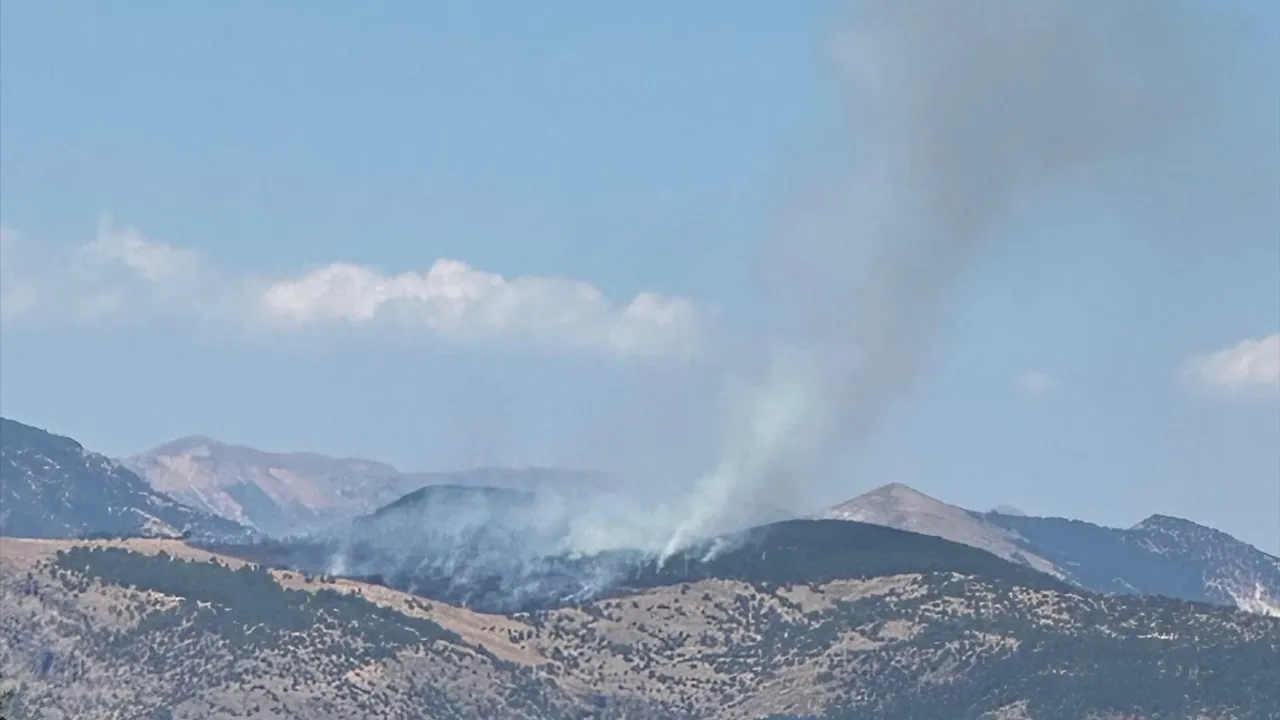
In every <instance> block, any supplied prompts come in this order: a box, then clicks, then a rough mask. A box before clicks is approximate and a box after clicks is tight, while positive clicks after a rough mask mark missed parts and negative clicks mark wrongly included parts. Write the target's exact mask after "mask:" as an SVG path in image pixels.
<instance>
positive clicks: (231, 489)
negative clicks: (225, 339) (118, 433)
mask: <svg viewBox="0 0 1280 720" xmlns="http://www.w3.org/2000/svg"><path fill="white" fill-rule="evenodd" d="M122 462H123V463H124V464H125V465H126V466H128V467H129V468H131V469H132V470H134V472H136V473H138V474H139V475H141V476H142V477H144V478H146V479H147V480H148V481H149V482H150V483H151V486H152V487H154V488H155V489H156V490H159V491H161V492H164V493H166V494H168V495H170V496H171V497H173V498H174V499H176V500H178V501H180V502H183V503H185V504H187V505H190V506H191V507H194V508H198V509H200V510H203V511H205V512H208V513H211V514H214V515H218V516H220V517H223V518H226V519H228V520H233V521H235V522H237V523H240V524H242V525H246V526H248V527H251V528H254V529H257V530H260V531H262V532H265V533H269V534H274V535H284V534H292V533H299V532H306V531H312V530H316V529H319V528H322V527H325V526H327V525H330V524H333V523H336V522H341V521H345V520H350V519H351V518H354V517H356V516H358V515H362V514H366V513H369V512H372V511H374V510H376V509H377V508H379V507H381V506H383V505H387V504H389V503H392V502H394V501H395V500H397V499H398V498H400V497H402V496H404V495H406V494H408V493H411V492H413V491H414V490H417V489H418V488H421V487H424V486H427V485H442V484H449V485H468V486H494V487H510V488H514V489H528V490H534V489H539V488H544V487H549V486H556V487H562V486H572V485H574V484H581V485H585V486H591V485H593V484H596V483H597V482H598V478H597V477H596V476H595V475H593V474H591V473H586V472H575V471H569V470H555V469H546V468H479V469H475V470H465V471H457V472H447V473H425V472H414V473H406V472H401V471H399V470H397V469H396V468H394V467H392V466H390V465H387V464H386V463H381V462H376V461H373V460H363V459H358V458H335V457H330V456H327V455H320V454H318V453H273V452H264V451H262V450H255V449H253V448H248V447H243V446H239V445H228V444H226V443H222V442H218V441H217V440H213V439H210V438H207V437H203V436H192V437H185V438H180V439H178V440H174V441H172V442H169V443H166V444H164V445H161V446H159V447H157V448H155V449H153V450H150V451H148V452H145V453H141V454H139V455H135V456H133V457H130V458H126V459H124V460H123V461H122Z"/></svg>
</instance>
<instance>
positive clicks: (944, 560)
mask: <svg viewBox="0 0 1280 720" xmlns="http://www.w3.org/2000/svg"><path fill="white" fill-rule="evenodd" d="M211 443H212V441H208V440H204V439H202V440H201V441H200V442H195V443H188V444H186V445H185V446H183V447H184V448H185V449H182V450H173V449H171V452H170V453H168V454H164V456H165V457H175V456H188V457H193V458H199V457H202V453H204V452H205V451H203V450H200V448H205V449H207V450H208V451H209V452H208V453H207V454H204V455H203V457H206V458H207V457H211V456H213V455H214V454H219V455H230V456H232V458H233V459H235V460H236V462H238V463H239V465H235V464H234V463H231V465H232V466H233V467H239V468H241V469H243V468H245V467H258V468H262V467H267V468H271V469H277V470H278V469H279V467H280V466H281V465H283V463H279V462H278V461H277V460H276V459H274V457H273V459H270V460H268V461H265V464H262V465H253V464H252V463H251V462H249V460H254V462H258V461H260V460H261V458H260V457H258V456H256V455H243V454H240V455H237V453H241V452H242V451H243V450H244V449H236V450H231V451H229V453H225V454H224V453H223V451H222V450H221V448H219V449H217V451H216V453H215V450H214V448H213V447H212V446H211ZM253 452H256V451H253ZM285 457H293V456H285ZM304 457H306V458H309V459H310V460H311V461H315V457H311V456H304ZM324 460H327V459H324ZM227 462H228V463H230V461H229V460H228V461H227ZM339 462H349V463H361V462H364V461H339ZM303 465H305V461H299V460H298V459H297V458H296V457H294V458H293V463H292V464H291V465H290V467H292V468H293V470H292V472H296V473H298V474H297V475H293V476H291V475H288V474H286V473H274V474H272V473H266V474H260V475H255V476H254V477H257V478H259V479H261V481H262V482H263V483H264V484H267V485H270V482H271V481H269V480H267V479H265V478H267V477H270V478H275V480H276V481H280V480H281V478H285V477H291V478H294V479H297V478H301V477H303V475H302V471H301V470H299V469H298V468H300V467H302V466H303ZM214 467H217V468H225V467H227V465H226V464H219V463H214ZM331 467H332V466H329V465H325V464H323V462H322V465H321V467H320V468H319V469H316V468H312V469H311V470H310V472H311V473H312V475H311V476H309V477H315V478H322V479H327V480H325V481H326V482H329V483H331V484H332V485H331V487H336V486H338V484H339V480H338V479H337V473H333V474H325V473H327V472H328V470H327V469H326V468H331ZM348 467H356V468H357V469H359V468H360V467H361V466H348ZM364 467H365V472H366V475H365V476H366V477H373V476H374V475H377V474H378V473H383V475H382V477H384V478H387V477H391V476H389V475H387V474H385V472H384V471H382V470H380V469H378V468H377V466H376V465H370V466H364ZM370 468H372V469H370ZM303 469H305V468H303ZM228 472H229V473H230V471H228ZM489 472H490V474H488V475H486V474H485V472H484V471H481V472H479V473H474V474H471V475H469V476H464V477H469V478H470V479H472V480H474V481H476V484H465V483H463V484H442V483H440V482H435V483H430V484H427V485H426V486H424V487H420V488H418V489H415V490H413V491H411V492H409V493H407V494H405V495H402V496H399V497H396V498H394V499H392V500H391V501H390V502H388V503H386V504H384V505H382V506H380V507H375V508H374V509H373V510H372V511H370V512H366V513H362V514H357V515H355V516H354V517H351V518H350V519H346V520H342V521H340V522H337V523H335V524H333V525H331V526H329V527H328V528H327V529H326V531H324V532H319V533H314V534H311V535H308V536H300V537H278V538H270V537H267V536H265V535H262V534H258V533H250V532H249V531H248V529H247V528H245V527H244V526H241V525H238V524H236V523H233V522H231V521H230V520H228V519H226V518H224V517H219V516H216V515H213V514H211V513H208V512H204V511H203V510H200V509H196V508H192V507H188V506H186V505H184V504H182V503H179V502H177V501H176V500H174V499H172V498H170V497H168V496H166V495H164V494H161V493H160V492H158V491H157V490H156V489H154V488H152V487H151V486H150V485H148V483H147V482H146V481H145V480H144V479H142V478H141V477H139V476H138V475H136V474H135V473H133V472H132V471H130V470H129V469H128V468H126V467H124V466H122V465H121V464H119V463H116V462H114V461H111V460H109V459H107V458H105V457H103V456H102V455H99V454H96V453H93V452H90V451H88V450H86V449H84V448H83V447H82V446H80V445H79V444H78V443H76V442H75V441H73V440H71V439H69V438H65V437H59V436H57V435H52V434H50V433H47V432H45V431H43V430H38V429H36V428H32V427H29V426H26V425H23V424H21V423H17V422H14V421H12V420H4V421H3V423H2V424H0V491H2V494H0V501H2V502H0V533H3V534H4V535H6V536H7V537H4V538H2V539H0V542H2V543H3V552H0V696H3V694H4V693H5V692H6V691H9V690H12V691H15V693H16V694H15V698H16V703H17V704H16V706H15V707H12V708H6V709H4V710H8V711H16V713H17V717H25V716H27V715H30V716H32V717H48V718H71V717H75V718H87V719H94V718H108V717H124V716H128V717H145V718H177V717H230V716H238V717H261V718H276V719H277V720H293V719H295V718H296V719H297V720H303V719H305V720H337V719H338V718H343V719H345V718H352V717H388V718H395V717H399V718H406V720H407V719H409V718H489V717H510V718H529V719H530V720H532V719H533V718H537V719H538V720H561V719H564V720H570V719H572V720H587V719H588V718H614V717H617V718H624V717H625V718H632V719H633V720H646V719H648V718H654V719H657V718H662V719H663V720H672V719H674V720H684V719H688V720H692V719H693V718H725V719H726V720H730V719H732V720H739V719H741V720H746V719H748V718H751V719H762V720H763V719H765V718H771V719H772V720H819V719H821V720H864V719H868V720H869V719H871V718H875V719H877V720H878V719H880V718H921V719H925V720H931V719H933V718H941V717H946V718H957V719H958V720H997V719H1003V720H1057V719H1059V718H1062V719H1063V720H1066V719H1068V718H1070V719H1071V720H1077V719H1079V718H1097V719H1099V720H1101V719H1104V718H1105V719H1115V718H1126V720H1157V719H1159V720H1165V719H1167V718H1188V719H1191V718H1197V719H1201V718H1221V719H1224V720H1225V719H1226V718H1232V719H1233V720H1253V719H1254V718H1259V719H1262V718H1267V719H1270V718H1275V717H1280V685H1277V684H1276V683H1275V682H1274V680H1275V672H1276V670H1277V665H1276V658H1278V657H1280V618H1269V617H1265V616H1263V615H1260V614H1251V613H1244V612H1239V611H1238V610H1237V609H1235V608H1228V607H1214V606H1213V605H1209V604H1204V603H1199V602H1186V601H1185V600H1179V599H1170V598H1185V599H1190V600H1207V601H1209V602H1216V603H1234V604H1238V605H1240V606H1242V607H1248V603H1247V602H1246V599H1247V597H1253V598H1255V599H1256V600H1257V602H1258V603H1261V605H1260V606H1259V607H1254V608H1251V609H1255V610H1256V609H1266V606H1267V604H1268V603H1270V602H1271V600H1270V598H1272V597H1274V589H1275V585H1274V584H1273V580H1274V576H1273V575H1272V574H1271V573H1272V572H1273V571H1274V570H1275V569H1276V567H1277V566H1276V558H1274V557H1272V556H1270V555H1266V554H1265V553H1261V552H1259V551H1257V550H1255V549H1253V548H1251V547H1249V546H1248V545H1245V544H1244V543H1240V542H1239V541H1236V540H1234V539H1233V538H1231V537H1230V536H1228V535H1225V534H1223V533H1220V532H1217V531H1215V530H1212V529H1210V528H1205V527H1202V526H1199V525H1196V524H1194V523H1191V522H1189V521H1185V520H1178V519H1176V518H1168V517H1163V516H1153V517H1151V518H1148V519H1147V520H1145V521H1143V522H1142V523H1139V524H1138V525H1137V526H1135V527H1133V528H1129V529H1127V530H1117V529H1111V528H1100V527H1098V526H1094V525H1089V524H1087V523H1080V522H1077V521H1069V520H1060V519H1052V518H1033V517H1025V516H1022V515H1018V514H1014V513H1013V512H1009V511H1002V512H994V511H993V512H989V513H979V512H971V511H968V510H964V509H962V508H957V507H955V506H951V505H947V504H946V503H942V502H940V501H938V500H935V499H933V498H930V497H928V496H926V495H923V494H921V493H919V492H916V491H914V490H912V489H911V488H908V487H906V486H902V485H893V486H887V487H885V488H880V489H879V490H876V491H873V492H871V493H868V494H866V495H863V496H860V497H859V498H855V499H854V500H852V501H850V502H849V503H845V504H843V505H841V506H840V507H838V508H836V509H833V510H832V511H830V513H828V514H829V515H831V519H796V520H788V521H783V522H777V523H772V524H768V525H764V526H760V527H755V528H751V529H748V530H745V531H742V532H739V533H735V534H732V535H725V536H721V537H716V538H709V539H707V540H705V541H703V542H700V543H697V544H694V545H692V546H689V547H686V548H684V549H682V550H680V551H678V552H676V553H674V554H671V555H669V556H666V557H658V556H655V555H654V554H651V553H646V552H640V551H637V550H615V551H607V552H601V553H595V554H590V555H582V554H575V553H567V552H564V546H563V545H562V543H560V539H562V538H563V537H564V536H565V533H566V532H568V531H569V530H570V529H571V526H572V524H573V522H574V519H575V515H574V506H573V505H572V504H569V505H565V504H563V503H562V502H558V501H557V502H556V503H553V504H552V505H551V506H546V505H543V504H542V503H543V502H544V500H543V496H544V494H541V493H539V492H537V488H538V487H539V483H540V482H542V483H552V484H555V483H561V482H566V480H564V478H566V477H568V478H569V480H568V481H567V482H571V483H572V482H575V481H577V480H575V478H576V477H577V476H572V475H568V476H566V475H562V474H559V473H557V472H554V471H549V472H548V474H546V475H542V476H540V475H537V473H534V474H533V475H532V476H531V475H529V474H528V473H527V472H524V473H522V472H517V473H516V474H515V475H507V474H504V473H502V472H497V471H489ZM495 472H496V474H493V473H495ZM230 474H232V475H234V473H230ZM405 477H408V475H407V474H406V475H405ZM414 477H415V480H414V482H417V481H420V480H421V479H423V478H431V479H434V480H437V481H439V480H442V479H450V480H456V479H457V478H458V477H459V476H458V475H453V474H448V475H437V476H425V475H418V476H414ZM531 478H532V480H531ZM539 478H541V480H539ZM513 479H514V480H521V481H523V482H526V484H527V487H526V489H511V488H509V487H508V488H504V487H488V486H487V485H486V484H487V483H489V482H492V481H495V480H513ZM232 484H233V485H234V483H232ZM283 484H288V483H283ZM315 485H316V486H317V487H324V485H323V483H322V482H321V481H320V480H315ZM202 487H204V486H202ZM208 487H214V486H208ZM364 487H373V488H377V487H379V485H378V484H377V483H373V482H371V483H370V484H369V485H367V486H364ZM562 487H563V486H562ZM263 492H264V494H265V493H266V491H265V490H263ZM334 492H335V493H337V490H334ZM388 492H390V491H388ZM563 495H564V493H561V496H563ZM339 496H341V495H340V494H339ZM281 497H284V494H283V493H281ZM233 499H234V498H233ZM348 501H349V503H350V504H349V505H347V506H346V509H344V510H343V511H341V512H342V513H349V512H352V511H353V508H356V507H364V506H370V505H373V504H374V503H373V502H372V501H370V500H368V499H363V500H360V499H356V498H349V499H348ZM275 502H276V501H275V500H272V503H273V506H272V507H275V505H274V503H275ZM317 504H318V503H317ZM240 507H243V506H242V505H240ZM271 512H273V511H271V510H270V509H269V508H268V510H267V511H265V514H264V515H262V517H263V518H264V519H265V518H269V517H272V515H271ZM320 516H321V513H316V515H315V517H320ZM335 516H339V517H340V516H341V513H335ZM264 524H269V523H266V522H265V520H264ZM886 526H891V527H886ZM188 533H190V536H191V537H190V540H188V541H185V542H184V541H179V540H175V539H170V538H172V537H174V536H180V535H185V534H188ZM102 534H111V535H124V536H148V537H143V538H139V537H133V538H129V539H110V540H104V539H77V536H84V535H102ZM14 535H22V536H26V538H27V539H17V538H15V537H12V536H14ZM51 538H54V539H51ZM336 575H341V576H344V577H337V576H336ZM1250 588H1253V589H1254V594H1253V595H1247V593H1245V591H1246V590H1248V589H1250ZM1095 591H1097V592H1095ZM1160 594H1163V595H1168V596H1170V598H1162V597H1156V595H1160ZM1189 688H1194V692H1189V691H1188V689H1189Z"/></svg>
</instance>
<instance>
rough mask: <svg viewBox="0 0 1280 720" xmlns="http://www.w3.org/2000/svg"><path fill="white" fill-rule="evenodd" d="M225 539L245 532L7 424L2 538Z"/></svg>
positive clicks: (1, 428)
mask: <svg viewBox="0 0 1280 720" xmlns="http://www.w3.org/2000/svg"><path fill="white" fill-rule="evenodd" d="M187 532H190V533H194V534H196V535H205V536H211V537H219V538H225V537H228V536H232V537H239V536H242V535H243V534H244V533H243V528H242V527H240V526H238V525H236V524H235V523H231V522H228V521H227V520H224V519H222V518H219V517H214V516H211V515H208V514H205V513H202V512H199V511H197V510H195V509H192V508H190V507H187V506H186V505H183V504H181V503H178V502H175V501H174V500H173V499H171V498H169V497H168V496H166V495H164V494H162V493H159V492H156V491H155V490H152V489H151V487H150V485H149V484H148V483H147V482H146V481H145V480H143V479H142V478H140V477H138V476H137V475H135V474H134V473H133V472H131V471H129V470H128V469H127V468H124V467H122V466H120V465H119V464H118V463H116V462H114V461H112V460H110V459H108V458H107V457H105V456H103V455H99V454H98V453H95V452H90V451H89V450H86V449H85V448H84V447H83V446H81V445H80V443H78V442H76V441H75V440H72V439H70V438H66V437H62V436H59V435H54V434H51V433H49V432H46V431H44V430H41V429H38V428H34V427H31V426H29V425H24V424H22V423H20V422H17V421H15V420H10V419H8V418H0V533H3V534H5V535H15V536H24V537H80V536H84V535H88V534H124V535H151V536H162V537H163V536H170V537H176V536H178V535H181V534H182V533H187Z"/></svg>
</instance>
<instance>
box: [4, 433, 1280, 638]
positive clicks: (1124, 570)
mask: <svg viewBox="0 0 1280 720" xmlns="http://www.w3.org/2000/svg"><path fill="white" fill-rule="evenodd" d="M0 430H3V432H2V433H0V435H2V438H0V440H2V442H0V445H2V455H0V479H2V480H3V482H2V483H0V499H2V500H3V503H2V504H0V532H3V533H4V534H7V535H22V536H29V537H77V536H84V535H92V534H115V535H151V536H177V535H180V534H183V533H192V534H195V535H197V536H200V537H204V538H215V539H219V540H227V539H231V538H241V539H245V538H247V537H249V535H251V534H252V531H261V532H265V533H268V534H274V535H277V536H283V535H289V534H295V533H298V532H303V531H315V530H316V529H318V528H325V530H324V533H323V540H320V541H316V542H310V543H294V544H292V545H288V546H287V550H280V548H284V547H286V546H280V547H278V548H277V549H276V551H273V552H277V555H276V556H275V560H276V561H278V562H281V563H283V564H295V565H297V566H300V567H306V568H307V569H310V570H314V571H324V570H333V569H335V568H338V569H341V570H342V571H343V572H346V573H348V574H354V575H361V576H387V577H390V578H396V582H397V583H399V584H400V585H404V586H408V584H409V583H412V582H421V583H436V584H437V585H438V584H439V583H441V582H444V581H446V580H450V579H451V580H452V581H453V582H454V584H455V585H456V584H457V583H458V582H461V584H462V589H461V590H459V591H458V592H455V593H454V594H450V595H448V597H449V599H451V600H452V601H455V602H463V601H464V600H465V599H466V598H472V597H473V596H474V589H475V588H474V586H473V585H472V584H471V582H470V579H469V578H471V577H473V576H477V575H476V574H477V573H478V574H479V575H486V574H487V576H488V578H489V579H488V580H487V582H496V581H497V580H496V579H501V580H503V581H511V580H512V579H513V578H514V577H515V576H513V575H511V573H513V572H514V573H516V574H517V575H518V576H519V577H520V578H523V579H524V580H526V581H529V582H526V583H525V585H523V586H522V587H525V588H526V589H532V590H536V591H538V592H542V589H540V588H544V586H543V585H540V584H538V583H542V582H543V581H545V580H546V578H543V579H542V580H539V581H538V583H534V582H532V581H530V578H529V577H528V576H527V574H528V572H529V571H530V567H531V566H530V565H529V561H530V559H531V558H534V557H539V558H545V557H554V556H556V555H557V554H559V553H562V552H565V551H566V548H567V546H566V544H565V542H564V539H565V537H566V535H567V533H568V532H569V528H570V526H571V525H572V523H573V522H574V520H575V513H576V512H577V511H576V510H575V509H574V508H575V505H574V504H573V502H574V501H576V499H578V498H581V497H584V496H587V495H589V494H590V492H589V491H592V490H595V489H598V487H599V484H600V480H601V478H600V476H598V475H593V474H590V473H584V472H571V471H562V470H552V469H537V468H534V469H479V470H472V471H465V472H454V473H401V472H399V471H397V470H396V469H395V468H393V467H391V466H389V465H386V464H383V463H378V462H373V461H369V460H359V459H337V458H331V457H327V456H324V455H318V454H313V453H291V454H277V453H266V452H262V451H259V450H254V449H251V448H244V447H238V446H234V445H227V444H224V443H219V442H217V441H214V440H211V439H209V438H203V437H192V438H185V439H182V440H178V441H175V442H172V443H168V444H166V445H163V446H161V447H159V448H156V449H155V450H153V451H151V452H148V453H144V454H142V455H139V456H135V457H133V458H130V459H129V460H128V461H126V462H125V463H117V462H114V461H112V460H110V459H108V458H106V457H104V456H102V455H100V454H97V453H93V452H90V451H88V450H86V449H84V448H83V447H82V446H80V445H79V443H77V442H75V441H74V440H71V439H69V438H65V437H60V436H57V435H53V434H50V433H48V432H45V431H43V430H39V429H36V428H32V427H30V426H27V425H23V424H22V423H19V422H16V421H14V420H9V419H5V420H3V425H0ZM129 467H134V468H137V469H138V470H140V471H141V472H143V473H146V475H145V477H146V479H149V480H150V484H148V482H147V480H144V479H143V477H140V476H139V475H138V474H135V473H134V472H131V471H130V469H129ZM406 488H407V490H406ZM547 489H553V490H555V491H556V492H555V493H545V492H543V491H546V490H547ZM401 491H404V492H401ZM546 495H554V496H555V497H556V498H557V500H558V501H557V502H556V503H552V504H550V505H548V504H545V503H543V502H542V498H543V497H544V496H546ZM564 498H569V499H570V500H569V501H567V502H566V501H564V500H563V499H564ZM820 517H823V518H828V519H839V520H852V521H856V522H862V523H871V524H876V525H883V526H887V527H892V528H896V529H900V530H908V531H911V532H916V533H922V534H926V535H934V536H937V537H941V538H945V539H947V540H951V541H953V542H958V543H961V544H964V545H969V546H972V547H975V548H979V549H981V550H985V551H987V552H990V553H992V554H994V555H996V556H997V557H1000V558H1003V559H1005V560H1009V561H1012V562H1014V563H1017V564H1020V565H1024V566H1026V567H1029V568H1032V569H1034V570H1038V571H1040V572H1043V573H1046V574H1048V575H1050V576H1052V577H1055V578H1058V579H1061V580H1063V581H1066V582H1069V583H1071V584H1074V585H1076V586H1078V587H1081V588H1084V589H1087V590H1091V591H1095V592H1103V593H1111V594H1117V593H1118V594H1157V595H1165V596H1168V597H1173V598H1179V599H1183V600H1192V601H1197V602H1207V603H1215V604H1224V605H1235V606H1238V607H1241V608H1243V609H1246V610H1250V611H1252V612H1257V613H1268V614H1278V615H1280V558H1276V557H1275V556H1272V555H1269V554H1267V553H1264V552H1262V551H1260V550H1258V549H1256V548H1254V547H1252V546H1250V545H1248V544H1246V543H1243V542H1240V541H1239V540H1236V539H1235V538H1233V537H1231V536H1230V535H1227V534H1225V533H1222V532H1219V531H1217V530H1214V529H1212V528H1207V527H1204V526H1201V525H1197V524H1195V523H1193V522H1190V521H1188V520H1181V519H1178V518H1172V517H1167V516H1162V515H1153V516H1151V517H1149V518H1147V519H1146V520H1144V521H1142V522H1141V523H1138V524H1137V525H1135V526H1133V527H1131V528H1124V529H1120V528H1107V527H1100V526H1098V525H1093V524H1090V523H1085V522H1081V521H1077V520H1067V519H1061V518H1042V517H1028V516H1026V515H1023V514H1021V513H1020V512H1019V511H1017V510H1016V509H1012V508H1000V509H998V510H993V511H990V512H976V511H972V510H968V509H965V508H961V507H957V506H954V505H949V504H947V503H944V502H942V501H940V500H937V499H935V498H932V497H929V496H928V495H925V494H923V493H920V492H918V491H916V490H914V489H912V488H910V487H908V486H906V485H901V484H893V485H886V486H884V487H882V488H878V489H876V490H873V491H871V492H868V493H866V494H863V495H860V496H858V497H856V498H854V499H853V500H850V501H848V502H846V503H843V504H841V505H838V506H836V507H834V508H831V509H830V510H828V511H826V512H824V513H822V514H820ZM233 521H235V522H233ZM241 523H242V524H241ZM318 537H319V536H318ZM387 548H396V549H397V550H396V553H395V557H394V562H391V561H390V560H391V559H392V558H390V557H389V556H388V554H387V553H386V552H383V551H384V550H385V549H387ZM460 559H466V563H467V564H466V565H465V568H464V566H463V565H460V564H459V563H460ZM406 563H408V565H406ZM410 565H411V566H412V567H410ZM463 569H465V570H466V572H465V573H464V572H462V570H463ZM539 572H544V573H549V574H550V576H551V577H552V579H553V581H552V582H551V585H549V586H547V587H553V588H559V590H556V592H559V591H562V590H565V588H563V587H560V586H559V585H556V582H558V581H554V575H555V573H556V572H560V570H558V569H556V568H554V567H552V568H543V569H542V570H540V571H539ZM464 575H465V576H466V577H463V576H464ZM460 578H461V580H459V579H460ZM486 593H487V594H483V593H482V594H481V595H480V596H478V597H490V601H491V602H493V603H495V604H494V607H503V605H502V604H501V602H498V600H495V599H493V598H494V597H496V596H493V595H492V593H488V591H486ZM466 601H467V602H471V601H472V600H466Z"/></svg>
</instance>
